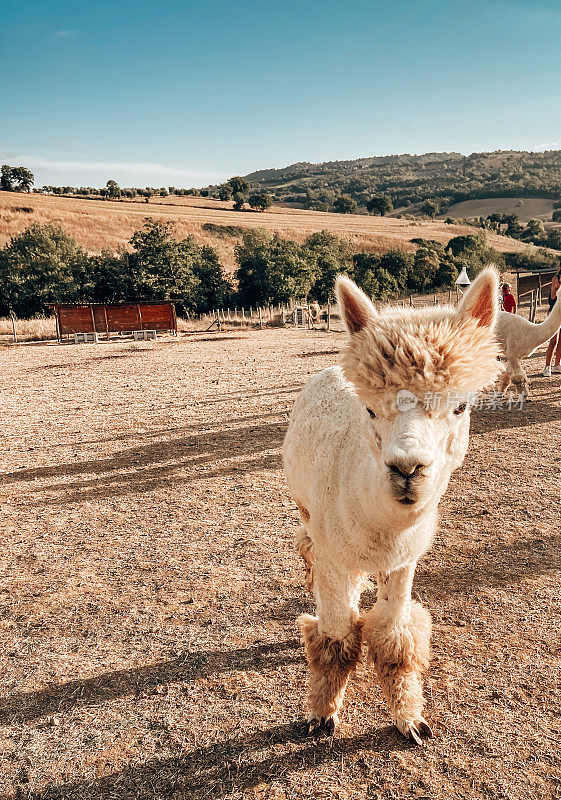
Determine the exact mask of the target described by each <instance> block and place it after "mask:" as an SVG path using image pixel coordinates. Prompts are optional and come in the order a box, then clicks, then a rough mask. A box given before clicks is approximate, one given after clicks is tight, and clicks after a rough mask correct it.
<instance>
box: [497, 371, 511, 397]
mask: <svg viewBox="0 0 561 800" xmlns="http://www.w3.org/2000/svg"><path fill="white" fill-rule="evenodd" d="M509 384H510V369H509V368H508V365H507V366H506V367H505V369H504V371H503V372H502V373H501V376H500V378H499V392H500V393H501V394H504V393H505V392H506V390H507V389H508V386H509Z"/></svg>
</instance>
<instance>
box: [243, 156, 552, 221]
mask: <svg viewBox="0 0 561 800" xmlns="http://www.w3.org/2000/svg"><path fill="white" fill-rule="evenodd" d="M246 177H247V179H248V180H249V181H250V183H251V185H252V187H253V188H255V189H260V190H266V191H268V192H270V193H271V194H272V195H273V196H274V198H275V199H276V200H280V201H285V202H299V203H302V204H304V205H305V206H307V207H317V206H318V205H320V204H322V203H327V204H329V203H331V202H332V201H333V198H334V197H336V196H337V195H340V194H348V195H350V196H351V197H352V198H353V199H355V200H356V201H357V203H358V204H359V206H361V205H362V206H364V205H365V204H366V203H367V202H368V200H369V199H370V198H371V197H372V196H373V195H376V194H386V195H388V196H389V197H390V198H391V200H392V202H393V205H394V207H398V206H399V207H404V206H405V207H407V206H410V205H412V204H415V203H419V202H421V201H422V200H426V199H429V198H430V199H436V198H439V199H440V201H441V209H440V210H441V212H444V211H446V209H447V208H448V207H449V206H450V205H452V204H453V203H456V202H460V201H462V200H468V199H473V198H482V197H506V198H508V197H538V198H539V197H542V198H552V199H559V198H561V150H551V151H548V152H545V153H532V152H524V151H510V150H504V151H496V152H493V153H472V154H471V155H469V156H463V155H462V154H461V153H426V154H424V155H419V156H417V155H408V154H406V155H393V156H380V157H376V158H359V159H355V160H354V161H330V162H324V163H321V164H310V163H307V162H302V163H298V164H292V165H290V166H288V167H284V168H282V169H268V170H260V171H258V172H253V173H251V174H249V175H247V176H246Z"/></svg>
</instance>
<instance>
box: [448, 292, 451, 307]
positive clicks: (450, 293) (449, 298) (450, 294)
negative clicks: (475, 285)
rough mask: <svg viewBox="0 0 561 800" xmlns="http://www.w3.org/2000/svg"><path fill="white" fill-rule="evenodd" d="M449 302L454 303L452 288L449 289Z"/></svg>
mask: <svg viewBox="0 0 561 800" xmlns="http://www.w3.org/2000/svg"><path fill="white" fill-rule="evenodd" d="M448 303H449V304H450V305H452V289H448Z"/></svg>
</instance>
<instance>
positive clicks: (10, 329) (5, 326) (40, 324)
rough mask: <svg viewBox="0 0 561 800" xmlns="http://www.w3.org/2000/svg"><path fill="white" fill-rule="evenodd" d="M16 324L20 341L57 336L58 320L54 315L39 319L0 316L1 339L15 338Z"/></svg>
mask: <svg viewBox="0 0 561 800" xmlns="http://www.w3.org/2000/svg"><path fill="white" fill-rule="evenodd" d="M14 326H15V330H16V337H17V339H18V341H20V342H22V341H40V340H42V339H55V338H56V322H55V318H54V317H39V318H37V319H15V320H12V318H11V317H0V341H2V340H4V341H5V340H6V339H9V340H11V341H13V339H14Z"/></svg>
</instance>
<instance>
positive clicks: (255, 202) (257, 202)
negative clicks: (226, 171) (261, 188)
mask: <svg viewBox="0 0 561 800" xmlns="http://www.w3.org/2000/svg"><path fill="white" fill-rule="evenodd" d="M247 202H248V203H249V205H250V206H251V207H252V208H254V209H256V210H257V211H265V210H266V209H267V208H270V207H271V206H272V205H273V200H272V198H271V195H270V194H265V193H260V194H250V195H249V198H248V201H247Z"/></svg>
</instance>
